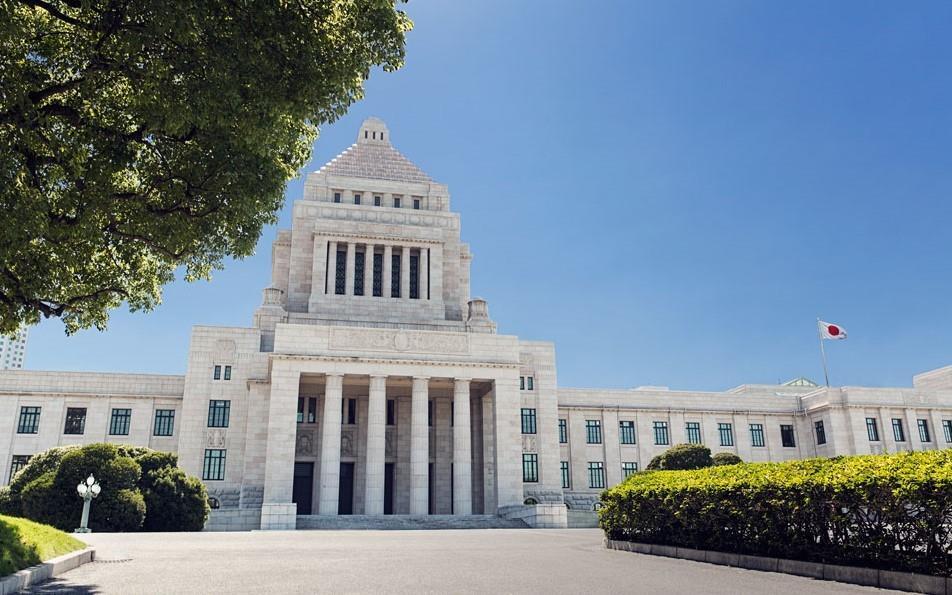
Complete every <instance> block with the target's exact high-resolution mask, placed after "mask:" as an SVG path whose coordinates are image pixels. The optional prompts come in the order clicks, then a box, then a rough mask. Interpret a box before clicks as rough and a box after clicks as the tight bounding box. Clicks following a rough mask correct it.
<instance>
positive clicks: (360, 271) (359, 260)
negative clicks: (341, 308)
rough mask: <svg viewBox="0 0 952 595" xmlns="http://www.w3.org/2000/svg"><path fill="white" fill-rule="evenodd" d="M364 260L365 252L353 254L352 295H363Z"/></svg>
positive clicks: (365, 259)
mask: <svg viewBox="0 0 952 595" xmlns="http://www.w3.org/2000/svg"><path fill="white" fill-rule="evenodd" d="M366 262H367V257H366V255H365V253H363V252H357V253H356V254H354V295H364V264H365V263H366Z"/></svg>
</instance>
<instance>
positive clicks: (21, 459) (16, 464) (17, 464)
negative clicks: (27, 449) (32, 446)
mask: <svg viewBox="0 0 952 595" xmlns="http://www.w3.org/2000/svg"><path fill="white" fill-rule="evenodd" d="M29 462H30V455H13V461H12V462H11V463H10V477H9V478H7V483H9V482H11V481H13V476H14V475H16V474H17V471H19V470H20V469H23V468H24V467H26V465H27V463H29Z"/></svg>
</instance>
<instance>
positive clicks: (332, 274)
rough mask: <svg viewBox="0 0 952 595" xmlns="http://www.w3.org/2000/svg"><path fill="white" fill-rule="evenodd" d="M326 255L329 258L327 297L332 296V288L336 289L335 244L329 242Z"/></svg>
mask: <svg viewBox="0 0 952 595" xmlns="http://www.w3.org/2000/svg"><path fill="white" fill-rule="evenodd" d="M327 253H328V254H329V255H330V258H329V259H328V261H327V279H326V284H327V295H334V293H335V291H334V288H335V287H337V242H334V241H332V242H330V243H329V244H328V245H327Z"/></svg>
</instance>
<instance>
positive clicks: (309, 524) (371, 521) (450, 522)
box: [297, 514, 527, 531]
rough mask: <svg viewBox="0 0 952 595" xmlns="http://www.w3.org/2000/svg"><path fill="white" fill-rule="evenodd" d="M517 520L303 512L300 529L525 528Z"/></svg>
mask: <svg viewBox="0 0 952 595" xmlns="http://www.w3.org/2000/svg"><path fill="white" fill-rule="evenodd" d="M526 527H527V526H526V524H525V523H524V522H522V521H521V520H518V519H507V518H503V517H501V516H496V515H493V514H458V515H453V514H421V515H410V514H386V515H363V514H353V515H351V514H341V515H320V514H315V515H301V516H299V517H298V518H297V528H298V529H310V530H315V529H318V530H319V529H333V530H375V531H383V530H400V531H405V530H411V529H427V530H433V529H525V528H526Z"/></svg>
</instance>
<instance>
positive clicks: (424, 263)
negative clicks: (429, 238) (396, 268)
mask: <svg viewBox="0 0 952 595" xmlns="http://www.w3.org/2000/svg"><path fill="white" fill-rule="evenodd" d="M429 252H430V251H429V250H427V249H426V248H420V271H419V272H420V299H421V300H428V299H430V297H429V291H430V285H429V276H430V275H429V272H430V254H429Z"/></svg>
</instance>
